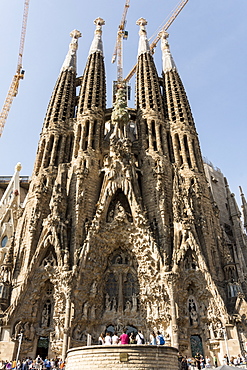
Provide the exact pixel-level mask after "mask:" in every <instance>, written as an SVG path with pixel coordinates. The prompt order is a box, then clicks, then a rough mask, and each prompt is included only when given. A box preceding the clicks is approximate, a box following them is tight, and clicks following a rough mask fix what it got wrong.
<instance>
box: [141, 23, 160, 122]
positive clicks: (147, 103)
mask: <svg viewBox="0 0 247 370" xmlns="http://www.w3.org/2000/svg"><path fill="white" fill-rule="evenodd" d="M136 24H137V25H138V26H140V31H139V35H140V40H139V47H138V62H137V72H136V76H137V77H136V104H137V108H141V109H144V110H145V111H147V112H149V111H150V109H151V110H152V111H155V112H156V113H157V114H158V116H159V117H160V118H161V117H163V115H164V108H163V99H162V96H161V90H160V82H159V77H158V74H157V70H156V67H155V64H154V60H153V56H152V53H151V50H150V47H149V43H148V39H147V31H146V28H145V26H146V24H147V21H146V19H144V18H140V19H138V21H137V22H136Z"/></svg>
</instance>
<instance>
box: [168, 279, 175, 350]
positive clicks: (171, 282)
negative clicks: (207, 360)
mask: <svg viewBox="0 0 247 370" xmlns="http://www.w3.org/2000/svg"><path fill="white" fill-rule="evenodd" d="M177 277H178V275H177V274H175V273H173V272H172V273H168V275H167V283H168V287H169V297H170V302H171V329H172V333H171V334H172V335H171V345H172V346H173V347H175V348H178V325H177V312H176V305H175V299H174V289H175V284H176V280H177Z"/></svg>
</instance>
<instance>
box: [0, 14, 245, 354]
mask: <svg viewBox="0 0 247 370" xmlns="http://www.w3.org/2000/svg"><path fill="white" fill-rule="evenodd" d="M137 24H138V25H139V27H140V31H139V35H140V40H139V47H138V61H137V75H136V109H129V108H128V106H127V101H126V90H125V86H124V84H121V83H120V84H119V85H118V90H117V93H116V99H115V102H114V104H113V107H112V108H108V109H106V84H105V68H104V56H103V46H102V26H103V25H104V20H103V19H101V18H97V19H96V20H95V25H96V30H95V34H94V38H93V42H92V45H91V48H90V51H89V55H88V60H87V63H86V67H85V70H84V74H83V76H82V77H76V50H77V47H78V38H80V36H81V34H80V32H79V31H76V30H74V31H73V32H71V37H72V41H71V43H70V46H69V51H68V54H67V56H66V58H65V61H64V63H63V65H62V68H61V71H60V74H59V77H58V80H57V83H56V85H55V88H54V91H53V93H52V96H51V99H50V103H49V106H48V109H47V113H46V117H45V121H44V125H43V129H42V132H41V137H40V142H39V145H38V151H37V156H36V161H35V166H34V171H33V175H32V179H31V183H30V186H29V191H28V194H27V196H26V198H25V200H24V202H20V198H19V196H20V195H19V193H18V190H17V192H16V191H15V188H16V189H17V186H18V184H17V185H13V184H12V187H13V186H14V187H13V189H14V191H13V193H8V194H12V195H11V197H12V198H10V195H9V196H8V197H7V196H5V195H3V197H2V200H1V204H0V206H1V220H0V222H1V229H0V231H1V234H0V235H1V238H3V237H4V236H5V231H4V230H6V224H7V225H8V224H10V223H11V224H12V227H11V228H10V229H9V233H8V239H9V240H8V244H7V245H6V246H5V245H4V248H5V249H6V253H5V256H3V257H1V260H2V261H1V279H0V305H1V310H2V312H1V328H2V329H1V341H0V350H1V353H4V354H5V356H4V357H9V358H10V357H14V356H15V355H16V352H17V347H18V338H19V336H21V338H22V343H21V356H31V357H35V356H36V355H37V354H41V355H42V356H46V355H48V356H49V357H54V356H59V357H60V356H63V357H65V356H66V351H67V350H68V348H72V347H79V346H83V345H85V344H86V342H87V335H88V334H90V335H91V337H92V343H97V338H98V336H99V334H100V333H101V332H104V331H106V330H107V331H110V332H113V331H117V332H118V333H120V332H121V331H122V330H123V328H125V327H127V328H128V330H129V331H136V330H137V329H141V330H142V331H143V333H144V335H145V337H146V338H148V337H149V334H150V332H151V331H152V330H155V331H157V330H159V331H161V332H162V333H164V335H165V337H166V344H167V345H171V346H173V347H176V348H178V349H179V350H180V351H181V352H183V354H185V355H190V356H191V355H194V354H195V353H196V352H200V353H202V354H204V355H209V356H210V355H213V354H216V355H217V356H218V357H219V358H220V357H221V356H223V355H224V354H225V353H226V351H228V350H229V348H231V351H233V352H234V354H236V353H239V352H240V351H243V349H244V348H243V344H244V343H245V342H246V341H247V328H246V322H245V319H244V317H243V316H244V312H246V295H247V285H246V276H247V275H246V274H247V268H246V262H247V248H246V234H245V233H244V232H243V228H242V227H241V219H240V213H239V210H238V208H237V205H236V202H235V200H234V198H233V197H232V196H231V194H230V193H229V189H228V187H227V184H225V183H224V181H223V182H222V184H224V185H222V186H225V188H224V191H225V198H226V201H227V202H228V205H229V212H228V214H229V220H230V221H229V225H228V226H229V227H230V229H231V230H229V228H228V229H227V230H226V229H224V228H223V226H222V222H221V219H220V214H219V213H220V210H219V209H220V207H218V206H217V204H216V203H217V202H216V200H214V198H213V189H212V190H211V188H210V187H209V182H208V180H207V177H206V174H205V171H204V165H203V160H202V155H201V151H200V145H199V140H198V135H197V132H196V128H195V123H194V120H193V116H192V113H191V109H190V105H189V102H188V99H187V96H186V92H185V89H184V86H183V84H182V81H181V78H180V76H179V73H178V71H177V68H176V65H175V63H174V61H173V58H172V56H171V52H170V49H169V44H168V41H167V38H168V34H167V33H163V35H162V44H161V47H162V55H163V71H162V76H159V75H158V72H157V70H156V66H155V63H154V60H153V56H152V52H151V51H150V48H149V43H148V39H147V32H146V24H147V22H146V20H145V19H143V18H140V19H139V20H138V21H137ZM78 86H79V87H80V93H79V96H76V87H78ZM15 176H17V175H15ZM11 189H12V188H11ZM8 191H9V190H8ZM9 192H10V191H9ZM241 193H242V191H241ZM9 199H11V202H10V200H9ZM242 199H243V206H244V207H243V209H244V216H245V227H246V214H247V213H246V201H245V198H244V194H243V193H242ZM6 202H7V203H6ZM6 204H7V206H6ZM4 225H5V226H4ZM4 227H5V228H4ZM1 240H2V239H1ZM5 240H6V239H5ZM225 343H228V347H226V346H225Z"/></svg>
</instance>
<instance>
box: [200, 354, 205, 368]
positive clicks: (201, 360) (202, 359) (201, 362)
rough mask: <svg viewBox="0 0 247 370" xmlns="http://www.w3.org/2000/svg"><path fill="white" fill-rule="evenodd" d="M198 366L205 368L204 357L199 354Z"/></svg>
mask: <svg viewBox="0 0 247 370" xmlns="http://www.w3.org/2000/svg"><path fill="white" fill-rule="evenodd" d="M200 366H201V369H204V368H205V359H204V357H203V355H201V356H200Z"/></svg>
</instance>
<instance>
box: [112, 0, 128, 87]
mask: <svg viewBox="0 0 247 370" xmlns="http://www.w3.org/2000/svg"><path fill="white" fill-rule="evenodd" d="M129 2H130V0H126V2H125V5H124V11H123V15H122V19H121V22H120V24H119V26H118V32H117V40H116V44H115V48H114V52H113V56H112V63H114V62H115V61H116V59H117V82H121V81H123V39H127V37H128V32H127V31H125V25H126V16H127V11H128V9H129Z"/></svg>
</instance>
